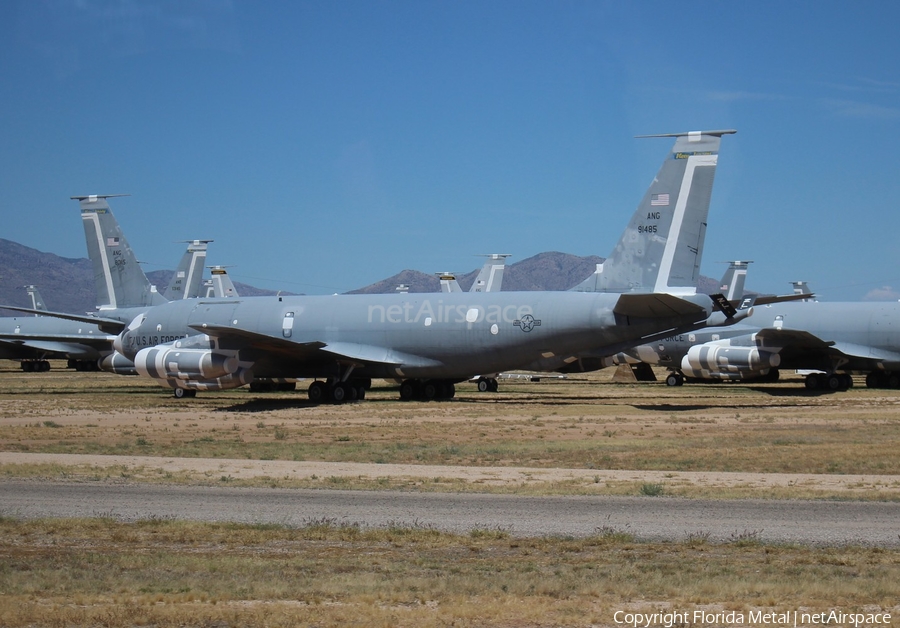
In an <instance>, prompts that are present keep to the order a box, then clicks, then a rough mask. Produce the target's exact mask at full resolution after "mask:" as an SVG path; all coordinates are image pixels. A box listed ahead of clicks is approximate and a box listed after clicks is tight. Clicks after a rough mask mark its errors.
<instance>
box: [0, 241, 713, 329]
mask: <svg viewBox="0 0 900 628" xmlns="http://www.w3.org/2000/svg"><path fill="white" fill-rule="evenodd" d="M602 261H603V258H602V257H597V256H595V255H591V256H588V257H579V256H577V255H570V254H568V253H558V252H555V251H553V252H548V253H538V254H537V255H534V256H532V257H529V258H528V259H524V260H522V261H520V262H516V263H514V264H508V265H507V267H506V270H505V271H504V274H503V290H504V291H516V290H567V289H569V288H571V287H572V286H574V285H575V284H577V283H579V282H580V281H582V280H583V279H585V278H587V277H588V276H589V275H590V274H591V273H592V272H594V269H595V268H596V266H597V264H599V263H601V262H602ZM478 270H479V269H475V270H473V271H471V272H469V273H466V274H464V275H458V276H457V280H458V281H459V283H460V286H461V287H462V288H463V290H468V289H469V287H470V286H471V285H472V282H473V281H475V276H476V275H477V274H478ZM173 272H174V271H171V270H157V271H152V272H148V273H147V277H148V278H149V279H150V281H151V283H153V284H155V285H156V286H158V287H159V289H160V290H164V289H165V287H166V286H167V285H168V283H169V279H170V278H171V277H172V273H173ZM28 284H34V285H36V286H37V287H38V289H39V290H40V291H41V295H42V296H43V297H44V301H45V302H46V304H47V307H48V309H51V310H55V311H58V312H73V313H82V312H91V311H93V310H94V309H95V307H94V305H95V300H94V280H93V270H92V269H91V262H90V260H88V259H87V258H79V259H70V258H66V257H59V256H58V255H54V254H53V253H44V252H41V251H38V250H36V249H32V248H29V247H27V246H24V245H21V244H18V243H16V242H12V241H10V240H4V239H2V238H0V302H2V303H7V304H9V305H18V306H22V307H30V306H31V303H30V302H29V301H28V298H27V295H26V293H25V290H24V286H26V285H28ZM400 284H406V285H407V286H409V291H410V292H438V291H439V290H440V281H439V279H438V278H437V275H435V274H429V273H424V272H420V271H418V270H404V271H401V272H399V273H397V274H396V275H394V276H392V277H388V278H386V279H383V280H381V281H379V282H376V283H373V284H371V285H369V286H365V287H364V288H359V289H358V290H353V291H352V292H351V293H350V294H386V293H392V292H396V289H397V286H398V285H400ZM235 287H236V288H237V290H238V293H239V294H241V295H243V296H261V295H274V294H277V293H276V292H275V291H272V290H262V289H259V288H256V287H254V286H251V285H248V284H243V283H235ZM717 288H718V281H717V280H715V279H710V278H709V277H701V278H700V285H699V286H698V289H699V291H700V292H704V293H706V294H711V293H713V292H715V291H716V290H717ZM282 294H285V293H282Z"/></svg>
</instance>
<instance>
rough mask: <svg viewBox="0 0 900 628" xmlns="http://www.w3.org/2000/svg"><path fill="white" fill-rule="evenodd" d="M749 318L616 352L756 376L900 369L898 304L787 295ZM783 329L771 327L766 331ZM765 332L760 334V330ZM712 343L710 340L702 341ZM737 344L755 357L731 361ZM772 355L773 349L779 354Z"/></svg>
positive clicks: (703, 371) (694, 371)
mask: <svg viewBox="0 0 900 628" xmlns="http://www.w3.org/2000/svg"><path fill="white" fill-rule="evenodd" d="M755 310H756V312H755V314H754V316H753V318H752V319H751V320H750V321H748V322H746V323H741V324H738V325H735V326H734V327H730V328H727V329H725V328H723V329H715V330H710V329H704V330H698V331H696V332H693V333H685V334H673V335H672V336H669V337H667V338H664V339H661V340H659V341H658V342H653V343H649V344H645V345H641V346H638V347H635V348H634V349H631V350H629V351H626V352H625V353H624V354H620V355H619V356H618V357H617V358H616V361H617V362H619V363H621V362H631V361H634V360H639V361H642V362H646V363H648V364H658V365H660V366H667V367H670V368H674V369H681V370H684V371H685V373H686V374H688V375H689V376H694V377H715V378H720V379H728V378H735V379H740V378H741V377H742V375H743V376H755V375H757V374H758V373H757V371H759V370H760V369H768V368H774V367H779V368H782V369H817V370H821V371H825V372H831V371H833V370H836V369H839V370H845V371H864V372H871V371H874V370H881V371H900V303H897V302H893V301H891V302H884V303H848V302H835V303H829V302H818V301H806V302H790V303H778V304H773V305H764V306H759V307H756V308H755ZM778 331H780V332H783V333H771V332H778ZM760 333H762V334H763V336H762V337H761V338H760V337H758V336H757V335H758V334H760ZM706 343H710V344H708V345H707V344H706ZM715 343H719V346H720V350H727V351H732V352H733V355H732V356H731V358H730V359H728V358H726V356H724V355H723V356H714V355H713V354H712V353H709V352H707V353H701V349H700V345H706V346H707V347H709V346H714V345H715ZM742 348H748V349H750V348H752V349H754V350H758V351H757V352H756V353H754V354H753V356H755V357H754V360H749V361H747V362H746V363H741V362H738V361H736V360H735V358H736V355H737V352H739V351H740V350H741V349H742ZM776 355H777V359H773V358H772V356H776Z"/></svg>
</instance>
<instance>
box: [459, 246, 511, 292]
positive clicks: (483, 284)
mask: <svg viewBox="0 0 900 628" xmlns="http://www.w3.org/2000/svg"><path fill="white" fill-rule="evenodd" d="M485 257H487V258H488V259H487V261H486V262H485V263H484V266H482V267H481V271H480V272H479V273H478V276H477V277H475V282H474V283H473V284H472V287H471V288H469V292H500V287H501V286H502V285H503V269H504V268H505V266H506V258H507V257H510V255H509V254H508V253H492V254H490V255H486V256H485Z"/></svg>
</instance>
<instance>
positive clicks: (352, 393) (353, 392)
mask: <svg viewBox="0 0 900 628" xmlns="http://www.w3.org/2000/svg"><path fill="white" fill-rule="evenodd" d="M341 386H342V387H343V388H344V390H345V392H346V394H345V395H344V397H345V398H346V399H347V401H356V400H358V399H359V389H358V388H357V387H356V386H353V385H351V384H347V383H343V384H341Z"/></svg>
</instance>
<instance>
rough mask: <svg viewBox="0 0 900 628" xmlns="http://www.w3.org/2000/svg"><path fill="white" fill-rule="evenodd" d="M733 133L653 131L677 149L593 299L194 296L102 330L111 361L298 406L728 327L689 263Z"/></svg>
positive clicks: (184, 391)
mask: <svg viewBox="0 0 900 628" xmlns="http://www.w3.org/2000/svg"><path fill="white" fill-rule="evenodd" d="M733 132H734V131H731V130H727V131H697V132H690V133H678V134H669V135H665V136H662V137H673V138H675V139H676V141H675V147H674V148H673V150H672V151H671V152H670V153H669V154H668V155H667V157H666V160H665V161H664V163H663V166H662V168H661V169H660V171H659V174H658V175H657V178H656V179H654V181H653V183H652V184H651V186H650V189H649V190H648V192H647V194H646V195H645V197H644V199H643V201H642V202H641V204H640V205H639V206H638V210H637V212H636V214H635V216H634V217H633V218H632V222H631V223H630V224H629V226H628V228H627V230H626V232H625V235H623V238H622V240H620V243H619V245H617V247H616V251H615V252H614V254H613V255H612V256H610V260H608V261H607V262H606V263H605V264H604V268H603V269H602V270H601V272H600V273H598V275H599V277H598V282H597V283H598V287H599V290H600V291H597V292H578V291H576V292H474V293H472V292H469V293H446V294H443V293H442V294H409V293H407V294H402V293H401V294H386V295H329V296H276V297H238V298H231V299H198V300H190V301H187V300H183V301H174V302H169V303H165V304H161V305H152V306H148V307H146V308H144V311H142V312H141V313H140V314H139V315H137V316H136V317H135V318H134V319H133V320H132V321H131V322H130V323H128V324H127V325H126V324H123V323H122V321H121V319H120V318H119V317H116V318H115V319H109V320H104V321H102V322H101V325H102V328H103V329H108V330H110V331H112V330H117V331H118V336H117V337H116V339H115V341H114V346H115V348H116V351H117V353H118V354H120V355H122V356H124V357H125V358H127V359H129V360H133V362H134V364H135V367H136V368H137V370H138V372H139V373H140V374H141V375H144V376H146V377H150V378H152V379H153V380H155V381H156V382H158V383H159V384H161V385H163V386H167V387H170V388H172V389H173V390H174V391H175V395H176V396H177V397H183V396H193V395H194V394H195V393H196V391H198V390H222V389H228V388H235V387H238V386H242V385H244V384H247V383H249V382H251V381H253V379H254V378H283V377H290V378H315V381H313V383H312V384H311V385H310V386H309V389H308V396H309V398H310V400H312V401H314V402H324V401H331V402H337V403H340V402H343V401H345V400H352V399H358V398H362V397H364V396H365V389H366V383H367V382H369V381H370V380H371V378H386V379H395V378H399V379H401V380H402V383H401V385H400V397H401V399H425V400H429V399H435V398H449V397H452V396H453V395H454V393H455V387H454V385H455V384H456V383H458V382H461V381H464V380H466V379H468V378H469V377H471V376H473V375H475V374H478V373H484V372H501V371H506V370H512V369H521V368H528V366H529V365H531V364H534V363H536V362H540V361H542V360H561V361H562V362H563V363H565V362H566V361H568V360H577V359H578V358H579V356H580V355H582V354H583V353H585V352H598V353H604V354H606V355H609V354H611V353H615V352H617V351H621V350H622V349H624V348H627V347H630V346H633V345H635V344H639V343H641V342H646V341H647V340H648V339H653V338H657V337H664V336H666V335H670V334H672V333H681V332H687V331H690V330H695V329H698V328H702V327H705V326H708V325H727V324H732V323H734V322H737V321H738V320H740V319H741V318H743V317H745V316H747V315H748V314H749V311H743V312H738V311H735V310H734V308H731V307H730V306H729V305H728V301H727V300H726V299H725V298H724V296H722V295H718V296H717V297H714V298H712V299H711V298H710V297H708V296H706V295H698V294H696V276H697V274H698V273H697V270H698V269H697V268H696V267H695V265H699V257H698V249H702V245H703V236H704V235H705V226H706V215H707V213H708V209H709V201H710V194H711V189H712V180H713V175H714V172H715V168H716V164H717V157H718V149H719V144H720V141H721V137H722V136H723V135H725V134H729V133H733ZM670 230H671V231H672V232H673V233H674V234H676V237H675V238H668V237H667V236H668V234H669V231H670ZM688 233H689V234H691V237H688V238H685V237H684V236H685V234H688ZM692 278H693V281H694V287H693V289H691V288H690V284H689V282H690V281H691V280H692ZM616 289H618V290H619V291H620V292H621V293H617V292H614V290H616ZM723 302H724V303H723Z"/></svg>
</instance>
